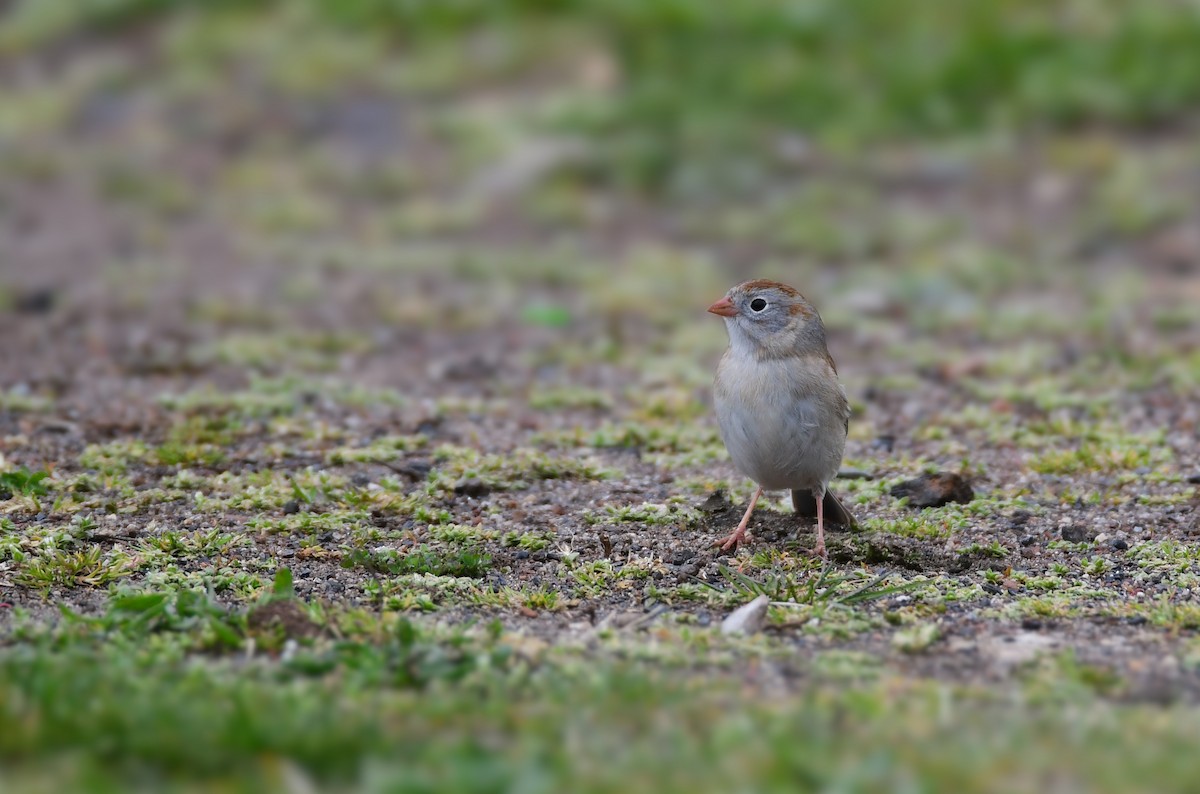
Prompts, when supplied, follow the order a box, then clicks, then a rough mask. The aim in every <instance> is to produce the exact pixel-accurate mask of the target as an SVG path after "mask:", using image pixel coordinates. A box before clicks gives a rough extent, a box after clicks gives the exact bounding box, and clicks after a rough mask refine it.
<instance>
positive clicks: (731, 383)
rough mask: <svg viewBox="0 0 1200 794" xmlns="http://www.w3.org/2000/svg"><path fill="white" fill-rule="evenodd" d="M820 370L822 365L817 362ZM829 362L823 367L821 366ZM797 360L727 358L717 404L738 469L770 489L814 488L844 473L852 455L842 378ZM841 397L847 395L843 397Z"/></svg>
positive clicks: (721, 369)
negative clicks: (841, 415)
mask: <svg viewBox="0 0 1200 794" xmlns="http://www.w3.org/2000/svg"><path fill="white" fill-rule="evenodd" d="M813 363H814V364H816V363H817V362H813ZM821 363H823V362H821ZM819 376H820V370H819V369H816V368H815V367H810V366H800V365H798V364H797V362H796V361H795V360H778V361H770V360H768V361H759V360H754V359H749V360H746V359H745V358H744V357H733V356H726V358H725V359H723V360H722V362H721V366H720V367H719V368H718V370H717V378H716V382H715V384H714V395H713V396H714V405H715V408H716V412H717V421H718V423H719V424H720V427H721V437H722V439H723V440H724V442H725V447H726V449H728V450H729V456H730V458H731V459H732V460H733V464H734V465H735V466H736V467H737V468H738V470H739V471H741V472H742V473H744V474H746V475H747V476H749V477H751V478H752V479H754V480H755V481H757V482H758V483H759V484H760V485H762V486H763V487H764V488H767V489H769V490H778V489H785V488H813V487H816V486H818V485H822V484H824V483H827V482H828V481H829V479H830V478H831V477H832V476H833V475H834V474H835V473H836V472H837V468H838V466H839V465H840V464H841V458H842V452H843V450H844V448H845V428H844V425H843V422H844V419H838V418H837V414H838V412H839V408H838V406H837V405H836V402H837V400H836V399H834V398H833V397H832V396H831V395H830V394H829V391H830V388H832V389H834V390H839V389H840V387H838V386H837V383H836V380H834V379H833V378H834V377H835V376H833V375H832V373H829V375H828V376H826V377H825V378H824V380H822V379H821V377H819ZM837 396H840V391H838V392H837Z"/></svg>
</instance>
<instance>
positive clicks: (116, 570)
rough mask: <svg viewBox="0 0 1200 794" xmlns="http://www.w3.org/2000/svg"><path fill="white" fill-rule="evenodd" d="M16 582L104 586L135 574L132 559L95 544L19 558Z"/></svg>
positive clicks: (43, 585) (40, 586)
mask: <svg viewBox="0 0 1200 794" xmlns="http://www.w3.org/2000/svg"><path fill="white" fill-rule="evenodd" d="M14 561H15V562H17V568H16V572H15V575H14V577H13V578H14V579H15V580H16V581H17V582H18V583H19V584H21V585H24V586H25V587H31V588H34V589H37V590H48V589H49V588H51V587H54V586H56V585H57V586H60V587H81V586H85V587H103V586H105V585H108V584H111V583H112V582H115V581H117V580H118V579H120V578H121V577H123V576H128V575H129V574H131V573H132V572H133V568H132V564H131V560H130V559H129V557H128V556H127V555H125V554H124V553H122V552H119V551H105V550H104V549H103V548H102V547H101V546H99V545H97V544H93V545H91V546H88V547H87V548H85V549H80V550H78V551H72V550H69V549H45V550H42V551H39V552H36V553H33V554H30V555H29V556H27V557H26V556H24V555H22V559H16V558H15V557H14Z"/></svg>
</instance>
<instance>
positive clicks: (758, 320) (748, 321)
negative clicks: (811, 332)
mask: <svg viewBox="0 0 1200 794" xmlns="http://www.w3.org/2000/svg"><path fill="white" fill-rule="evenodd" d="M729 300H730V302H731V303H733V305H734V307H736V308H737V310H738V313H737V315H736V316H735V317H731V318H730V320H732V323H733V324H734V325H736V326H737V327H739V328H741V329H742V330H743V331H745V332H746V334H747V335H748V336H750V337H751V338H752V339H754V340H755V341H756V342H758V343H759V344H769V343H770V342H771V340H772V338H773V337H777V335H778V334H780V333H781V332H783V331H785V330H787V329H788V327H789V326H791V325H792V323H793V321H795V320H801V321H803V317H801V316H800V313H799V312H798V311H797V307H798V305H799V303H800V302H801V301H802V300H803V299H801V301H798V300H797V299H796V297H794V296H791V295H788V294H786V293H784V292H783V290H780V289H778V288H776V287H765V288H764V287H756V288H753V289H746V290H739V289H737V288H736V287H735V288H734V289H733V290H730V292H729Z"/></svg>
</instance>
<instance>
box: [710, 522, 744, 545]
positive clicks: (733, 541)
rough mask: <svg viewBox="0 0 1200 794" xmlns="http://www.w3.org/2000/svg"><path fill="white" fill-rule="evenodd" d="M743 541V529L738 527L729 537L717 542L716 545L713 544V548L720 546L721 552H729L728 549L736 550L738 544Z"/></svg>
mask: <svg viewBox="0 0 1200 794" xmlns="http://www.w3.org/2000/svg"><path fill="white" fill-rule="evenodd" d="M745 539H746V529H745V527H738V528H737V529H735V530H734V531H733V533H732V534H730V535H729V537H726V538H722V539H721V540H718V541H717V542H716V543H714V544H713V546H720V547H721V551H729V550H730V549H736V548H737V547H738V544H739V543H741V542H742V541H744V540H745Z"/></svg>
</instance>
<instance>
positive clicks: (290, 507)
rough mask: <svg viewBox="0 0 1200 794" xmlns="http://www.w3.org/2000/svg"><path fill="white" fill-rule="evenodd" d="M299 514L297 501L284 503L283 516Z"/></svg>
mask: <svg viewBox="0 0 1200 794" xmlns="http://www.w3.org/2000/svg"><path fill="white" fill-rule="evenodd" d="M299 512H300V502H298V501H297V500H295V499H292V500H290V501H288V502H285V503H284V505H283V514H284V515H287V516H294V515H295V514H296V513H299Z"/></svg>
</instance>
